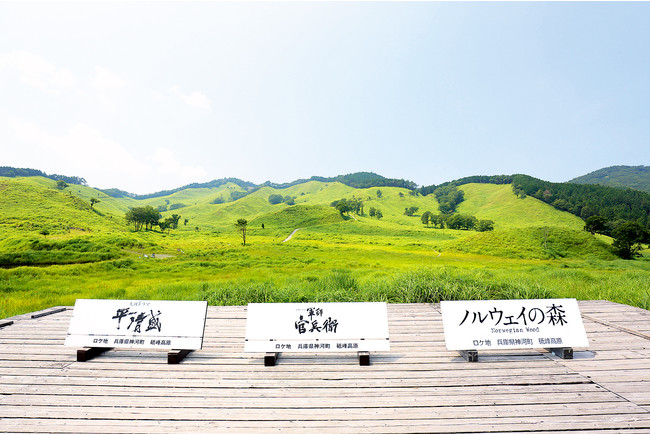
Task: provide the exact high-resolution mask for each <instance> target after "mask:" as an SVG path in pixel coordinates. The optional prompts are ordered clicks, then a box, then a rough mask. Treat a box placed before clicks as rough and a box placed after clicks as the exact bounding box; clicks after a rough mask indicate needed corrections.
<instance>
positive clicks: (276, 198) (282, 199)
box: [269, 194, 296, 205]
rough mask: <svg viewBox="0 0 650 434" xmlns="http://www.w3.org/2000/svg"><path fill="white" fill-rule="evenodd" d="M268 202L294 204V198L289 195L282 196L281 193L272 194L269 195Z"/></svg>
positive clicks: (272, 203)
mask: <svg viewBox="0 0 650 434" xmlns="http://www.w3.org/2000/svg"><path fill="white" fill-rule="evenodd" d="M269 203H270V204H271V205H277V204H279V203H286V204H287V205H295V204H296V198H295V197H291V196H282V195H281V194H272V195H270V196H269Z"/></svg>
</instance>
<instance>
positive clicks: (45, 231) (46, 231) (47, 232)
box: [38, 228, 50, 238]
mask: <svg viewBox="0 0 650 434" xmlns="http://www.w3.org/2000/svg"><path fill="white" fill-rule="evenodd" d="M38 233H39V234H41V235H43V237H45V238H47V236H48V235H50V230H49V229H48V228H43V229H41V230H40V231H39V232H38Z"/></svg>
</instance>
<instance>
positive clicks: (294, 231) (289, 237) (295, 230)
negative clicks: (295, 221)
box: [282, 228, 302, 243]
mask: <svg viewBox="0 0 650 434" xmlns="http://www.w3.org/2000/svg"><path fill="white" fill-rule="evenodd" d="M300 229H302V228H298V229H294V230H293V232H291V234H290V235H289V236H288V237H287V239H286V240H284V241H282V242H283V243H286V242H287V241H289V240H290V239H291V237H293V234H295V233H296V232H298V231H299V230H300Z"/></svg>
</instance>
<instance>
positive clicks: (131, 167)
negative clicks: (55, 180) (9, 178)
mask: <svg viewBox="0 0 650 434" xmlns="http://www.w3.org/2000/svg"><path fill="white" fill-rule="evenodd" d="M9 125H10V127H11V128H12V129H13V132H14V138H15V140H17V142H18V143H19V145H18V146H19V147H21V148H23V149H25V150H26V152H27V153H29V154H31V155H32V156H34V155H38V156H39V157H40V158H41V159H42V160H45V161H47V163H46V164H47V166H48V168H43V169H45V170H46V171H47V170H49V171H56V172H64V171H71V172H70V173H75V174H82V173H83V174H86V175H81V176H83V177H84V178H86V179H87V180H88V181H89V182H99V183H102V184H103V185H105V186H108V185H112V184H113V183H115V184H117V183H121V184H124V182H120V181H121V180H120V179H119V178H120V177H124V178H126V179H127V180H133V179H138V178H143V177H145V176H148V175H150V174H151V171H152V169H151V167H150V166H149V165H148V164H146V163H143V162H141V161H140V160H138V159H137V158H136V157H135V156H134V155H133V154H132V153H131V152H129V151H128V150H127V149H126V148H124V147H123V146H122V145H120V144H119V143H117V142H115V141H113V140H111V139H109V138H107V137H104V136H103V135H102V133H101V132H100V131H98V130H96V129H94V128H92V127H90V126H88V125H85V124H82V123H79V124H76V125H75V126H73V127H71V128H69V129H68V130H67V131H65V133H64V134H62V135H56V134H52V133H50V132H47V131H44V130H43V129H42V128H41V127H39V126H38V125H36V124H34V123H32V122H28V121H24V120H17V119H12V120H10V121H9ZM30 160H33V157H32V158H30ZM78 176H79V175H78Z"/></svg>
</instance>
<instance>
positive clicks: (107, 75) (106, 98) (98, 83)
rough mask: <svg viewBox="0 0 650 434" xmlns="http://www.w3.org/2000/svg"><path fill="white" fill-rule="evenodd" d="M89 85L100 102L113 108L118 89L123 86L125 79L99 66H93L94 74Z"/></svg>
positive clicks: (115, 104)
mask: <svg viewBox="0 0 650 434" xmlns="http://www.w3.org/2000/svg"><path fill="white" fill-rule="evenodd" d="M90 85H91V87H92V88H93V89H94V91H95V94H96V96H97V98H99V101H100V102H101V104H102V105H103V106H104V107H106V108H108V109H112V110H114V109H115V108H116V106H117V103H116V97H117V95H118V93H119V91H120V90H122V88H124V86H125V81H124V80H123V79H122V77H120V76H119V75H117V74H115V73H114V72H111V71H109V70H108V69H106V68H103V67H101V66H95V75H94V77H93V78H92V79H91V80H90Z"/></svg>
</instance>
